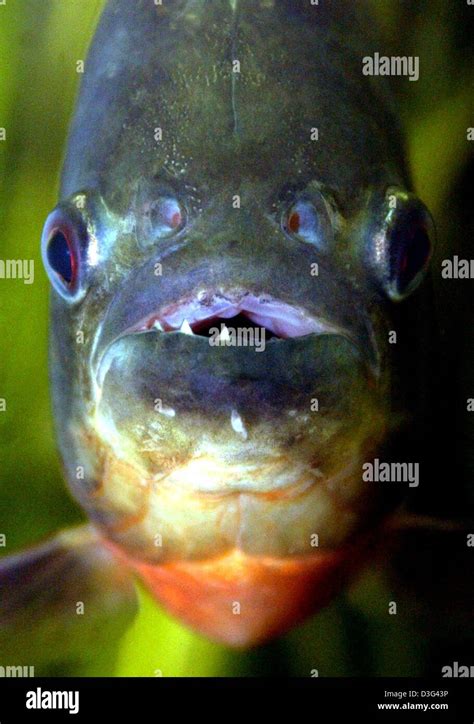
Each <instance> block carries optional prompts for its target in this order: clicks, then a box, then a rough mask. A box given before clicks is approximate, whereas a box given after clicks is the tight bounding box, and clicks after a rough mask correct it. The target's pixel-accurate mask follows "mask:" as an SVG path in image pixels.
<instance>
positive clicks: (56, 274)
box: [41, 209, 81, 301]
mask: <svg viewBox="0 0 474 724" xmlns="http://www.w3.org/2000/svg"><path fill="white" fill-rule="evenodd" d="M79 234H80V230H79V229H78V228H77V224H76V222H75V221H74V220H73V219H72V218H70V217H69V215H68V214H66V213H65V212H64V211H63V210H62V209H55V210H54V211H53V212H52V213H51V214H50V215H49V216H48V218H47V219H46V223H45V226H44V230H43V236H42V239H41V254H42V258H43V264H44V267H45V269H46V272H47V274H48V276H49V279H50V281H51V284H52V285H53V287H54V289H55V290H56V291H57V292H58V294H60V296H61V297H62V298H63V299H66V300H67V301H77V300H78V299H79V297H80V296H81V285H80V283H79V281H80V271H81V270H80V244H79Z"/></svg>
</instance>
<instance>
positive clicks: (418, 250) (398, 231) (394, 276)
mask: <svg viewBox="0 0 474 724" xmlns="http://www.w3.org/2000/svg"><path fill="white" fill-rule="evenodd" d="M386 199H387V201H386V203H387V202H388V203H389V206H390V208H389V210H388V212H387V213H386V216H385V219H384V221H383V223H382V228H381V230H380V231H379V233H378V234H377V235H376V246H377V250H376V255H377V257H378V262H379V263H380V262H381V265H380V271H381V281H382V283H383V286H384V288H385V291H386V293H387V294H388V296H389V297H390V298H391V299H392V300H394V301H400V300H402V299H405V297H407V296H408V295H409V294H411V293H412V292H413V291H414V290H415V289H416V288H417V286H418V285H419V284H420V283H421V281H422V279H423V278H424V276H425V273H426V270H427V268H428V265H429V262H430V259H431V256H432V253H433V247H434V243H435V237H436V232H435V227H434V222H433V219H432V217H431V215H430V213H429V211H428V209H427V208H426V206H425V205H424V204H423V203H422V202H421V201H420V200H419V199H418V198H416V197H415V196H414V195H413V194H408V193H406V192H401V191H398V190H394V189H389V190H388V192H387V197H386Z"/></svg>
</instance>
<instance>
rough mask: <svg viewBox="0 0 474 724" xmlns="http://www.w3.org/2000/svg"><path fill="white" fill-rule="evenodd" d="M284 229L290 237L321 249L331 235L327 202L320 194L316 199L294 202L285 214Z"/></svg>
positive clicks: (303, 199) (283, 219)
mask: <svg viewBox="0 0 474 724" xmlns="http://www.w3.org/2000/svg"><path fill="white" fill-rule="evenodd" d="M282 228H283V230H284V231H285V233H286V234H287V235H288V236H291V237H294V238H297V239H300V240H301V241H305V242H306V243H308V244H313V245H314V246H318V247H321V246H323V245H325V243H327V240H328V235H329V234H330V233H331V222H330V219H329V213H328V208H327V205H326V202H325V201H324V199H323V198H322V196H321V195H320V194H318V195H317V197H316V196H315V198H302V199H297V200H296V201H294V202H293V203H292V204H291V205H290V206H289V207H288V208H287V209H286V210H285V211H284V212H283V218H282Z"/></svg>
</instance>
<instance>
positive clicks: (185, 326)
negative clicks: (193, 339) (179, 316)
mask: <svg viewBox="0 0 474 724" xmlns="http://www.w3.org/2000/svg"><path fill="white" fill-rule="evenodd" d="M179 331H180V332H181V333H182V334H190V335H191V336H194V332H193V330H192V329H191V325H190V324H189V322H188V320H187V319H185V320H184V321H183V323H182V325H181V327H180V328H179Z"/></svg>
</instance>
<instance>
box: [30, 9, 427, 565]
mask: <svg viewBox="0 0 474 724" xmlns="http://www.w3.org/2000/svg"><path fill="white" fill-rule="evenodd" d="M113 5H114V4H112V6H113ZM178 5H179V6H180V7H182V8H183V13H184V14H183V13H182V14H181V15H179V16H176V15H173V16H172V18H173V20H174V22H173V23H172V22H171V20H170V16H169V15H168V14H167V13H171V11H168V10H166V9H163V8H160V9H157V8H154V9H151V6H152V4H151V3H150V4H149V7H148V5H147V9H146V10H145V5H144V6H143V9H142V10H143V16H144V17H145V18H147V19H148V22H147V23H145V22H142V21H143V18H141V20H140V18H138V21H140V22H138V21H137V18H136V17H135V18H134V20H135V24H133V23H131V24H130V27H129V28H127V27H126V22H127V11H125V10H124V17H123V18H122V20H121V22H120V23H119V22H118V20H117V17H116V16H115V15H114V14H113V12H112V10H111V11H109V13H108V14H107V13H106V15H105V16H104V20H103V24H102V25H101V26H100V27H99V33H98V36H97V39H96V41H95V44H94V46H93V49H92V51H91V55H90V57H89V61H88V67H87V72H86V76H85V79H84V83H83V88H82V92H81V96H80V100H79V106H78V111H77V114H76V118H75V121H74V124H73V128H72V132H71V138H70V143H69V150H68V154H67V157H66V162H65V170H64V174H63V182H62V192H61V201H60V203H59V205H58V206H57V207H56V209H55V210H54V211H53V212H52V214H51V215H50V216H49V217H48V220H47V222H46V225H45V229H44V232H43V241H42V248H43V259H44V263H45V267H46V269H47V271H48V273H49V275H50V278H51V281H52V284H53V287H54V291H53V304H52V340H51V358H52V383H53V393H54V400H55V416H56V421H57V429H58V435H59V438H60V447H61V452H62V457H63V460H64V464H65V468H66V473H67V477H68V480H69V483H70V485H71V488H72V490H73V491H74V493H75V495H76V496H77V498H78V499H79V501H80V502H81V503H82V504H83V506H84V507H85V509H86V510H87V512H88V514H89V515H90V517H91V519H92V520H93V521H94V522H95V523H96V524H97V525H98V526H99V527H100V528H101V529H102V531H103V532H104V535H106V537H107V538H108V539H109V540H110V541H112V542H113V543H114V544H117V545H120V546H121V548H122V549H123V550H125V551H126V552H127V553H128V554H129V555H130V556H133V557H134V558H135V559H137V560H139V561H141V562H143V563H145V564H147V565H148V564H167V563H169V562H174V561H203V560H207V559H213V558H216V557H219V556H223V555H226V554H228V553H230V552H233V553H235V552H236V551H237V552H238V553H239V554H242V555H245V556H248V557H254V558H255V557H262V556H263V557H272V558H274V559H279V560H280V559H281V560H284V559H287V558H290V557H294V556H311V555H312V554H314V553H315V548H317V549H318V550H319V551H320V550H328V551H333V550H339V549H341V548H342V547H344V546H346V545H348V544H350V543H351V541H353V540H354V539H355V538H357V536H358V535H361V534H363V533H364V532H365V531H366V530H367V528H370V526H373V525H374V521H376V520H378V519H379V517H380V516H381V515H383V513H384V512H385V511H386V509H387V505H388V504H387V500H388V499H390V501H392V496H391V494H390V495H389V496H388V497H387V495H386V492H385V491H382V492H383V494H381V492H379V491H375V490H374V489H373V488H370V487H369V486H368V484H367V483H366V482H363V480H362V465H363V463H364V461H366V460H368V459H370V457H371V456H373V455H374V454H375V453H376V452H377V451H378V450H380V449H381V446H383V445H384V444H385V441H386V439H387V437H390V434H391V433H392V432H393V429H394V428H396V427H397V426H398V424H399V422H400V420H401V419H402V418H403V416H404V413H405V409H404V403H405V402H406V400H404V399H403V375H402V374H401V372H400V369H401V367H400V365H401V362H400V358H401V356H403V355H402V354H401V353H400V345H397V344H391V340H390V333H391V331H392V330H393V329H394V328H395V329H397V327H396V326H395V327H394V325H395V324H396V322H395V321H394V320H396V319H397V314H398V311H397V310H398V309H399V308H400V307H401V306H403V305H400V304H399V302H400V301H401V300H404V299H405V298H406V297H408V296H409V295H411V293H412V292H413V291H414V290H415V288H416V287H418V285H419V284H420V282H421V281H422V279H423V277H424V275H425V272H426V268H427V265H428V261H429V258H430V254H431V245H432V239H433V230H432V222H431V219H430V216H429V213H428V211H427V210H426V208H425V207H424V205H423V204H422V203H421V201H419V200H418V199H417V198H416V197H415V196H414V195H413V194H412V193H411V192H410V191H409V190H407V189H408V183H407V181H406V174H405V171H404V168H403V164H402V163H401V162H400V151H399V149H398V146H397V145H396V144H392V143H391V142H390V140H389V139H388V138H387V133H386V129H385V128H384V122H385V116H384V113H385V112H384V113H381V114H380V117H379V118H375V119H374V115H373V114H371V113H369V112H368V110H367V107H366V103H365V104H364V103H362V102H361V97H360V90H359V89H358V88H356V89H354V84H353V82H352V81H351V80H350V79H349V80H347V79H346V80H345V79H344V77H343V76H341V65H340V61H339V60H338V57H337V56H335V57H334V58H333V61H334V62H332V63H331V62H329V61H330V60H331V53H333V52H334V51H333V50H332V49H331V48H330V47H328V48H326V50H327V53H328V54H329V56H328V59H327V61H325V62H324V63H323V70H324V72H323V73H321V72H319V70H320V66H319V65H318V63H320V62H321V61H320V59H319V60H318V57H319V58H320V54H319V56H318V55H317V54H316V52H315V50H316V49H318V48H317V47H315V45H316V46H317V44H318V43H319V44H321V43H325V42H326V41H325V40H324V35H321V33H322V32H323V31H324V27H323V28H322V30H321V29H319V30H316V31H315V28H314V25H313V24H311V23H310V22H309V21H308V20H307V18H306V16H304V17H302V16H301V17H300V16H299V15H298V14H296V15H295V16H293V15H292V14H291V13H290V11H288V8H287V6H286V4H282V7H281V9H279V10H278V11H276V10H275V9H273V11H272V14H270V10H269V9H268V8H267V9H265V4H264V3H263V4H262V7H261V8H260V10H258V11H256V10H252V9H251V8H250V6H248V7H247V4H246V3H243V4H242V6H244V7H245V8H247V10H246V12H244V11H243V10H242V13H241V15H240V16H239V19H238V21H237V20H236V17H235V13H234V12H233V4H232V3H229V6H228V7H227V9H226V10H224V9H223V8H224V5H225V4H223V3H220V4H219V3H210V4H205V6H206V8H207V10H197V9H196V6H195V4H193V3H190V4H178ZM283 5H284V6H285V8H287V10H286V11H285V12H286V15H284V8H283ZM187 7H189V8H195V10H194V11H193V12H191V10H189V13H188V14H186V12H185V8H187ZM288 7H289V6H288ZM151 13H157V15H153V18H152V17H149V18H148V15H147V14H151ZM206 13H207V15H206ZM288 13H289V14H288ZM156 18H159V22H156ZM132 19H133V18H132ZM114 23H115V25H114ZM112 31H113V32H112ZM256 34H257V35H258V36H259V43H255V42H254V39H255V38H254V36H255V35H256ZM109 36H110V37H113V40H114V42H113V44H112V43H111V42H109V41H108V38H109ZM283 36H284V37H285V40H286V48H282V47H281V44H280V43H275V40H274V38H281V37H283ZM140 40H141V43H140ZM303 41H304V42H303ZM171 48H172V52H171V51H170V52H167V51H169V50H170V49H171ZM319 49H320V48H319ZM295 58H297V59H298V62H295ZM317 71H318V72H317ZM336 100H337V104H336ZM374 105H376V104H375V101H374ZM351 114H352V116H351ZM349 119H350V120H349ZM415 297H416V295H415ZM404 304H405V302H404ZM405 352H406V350H405ZM400 379H401V380H402V385H400V384H399V382H400Z"/></svg>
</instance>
